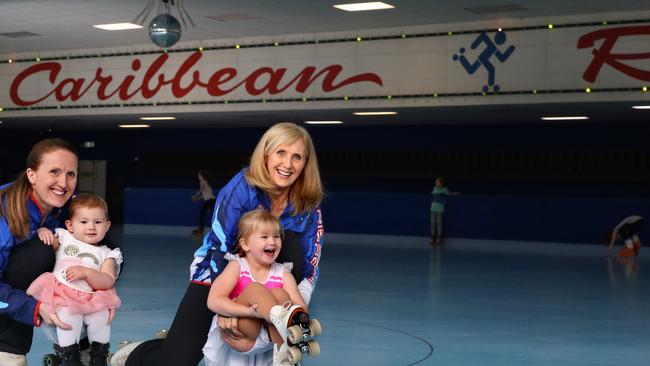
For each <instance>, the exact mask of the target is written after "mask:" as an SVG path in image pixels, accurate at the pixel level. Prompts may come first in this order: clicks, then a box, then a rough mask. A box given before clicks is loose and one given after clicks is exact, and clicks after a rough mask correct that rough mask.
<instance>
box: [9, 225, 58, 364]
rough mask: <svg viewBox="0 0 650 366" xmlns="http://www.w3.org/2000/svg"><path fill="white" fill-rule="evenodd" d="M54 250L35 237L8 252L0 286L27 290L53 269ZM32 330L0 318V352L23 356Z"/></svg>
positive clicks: (27, 348) (27, 349)
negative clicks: (5, 285)
mask: <svg viewBox="0 0 650 366" xmlns="http://www.w3.org/2000/svg"><path fill="white" fill-rule="evenodd" d="M54 259H55V255H54V250H53V249H52V247H51V246H49V245H45V244H43V242H42V241H41V240H40V239H39V238H38V236H35V237H34V238H32V239H30V240H28V241H26V242H24V243H22V244H19V245H17V246H15V247H13V248H12V250H11V254H10V255H9V261H8V262H7V267H6V268H5V271H4V282H5V283H7V284H9V285H10V286H11V287H13V288H14V289H17V290H23V291H25V290H27V288H28V287H29V285H30V284H31V283H32V281H34V280H35V279H36V278H37V277H38V276H40V275H41V274H42V273H44V272H51V271H52V270H53V269H54ZM33 335H34V326H33V325H27V324H24V323H21V322H18V321H16V320H14V319H13V318H11V317H9V316H8V315H0V351H2V352H9V353H14V354H20V355H25V354H27V353H28V352H29V350H30V349H31V348H32V337H33Z"/></svg>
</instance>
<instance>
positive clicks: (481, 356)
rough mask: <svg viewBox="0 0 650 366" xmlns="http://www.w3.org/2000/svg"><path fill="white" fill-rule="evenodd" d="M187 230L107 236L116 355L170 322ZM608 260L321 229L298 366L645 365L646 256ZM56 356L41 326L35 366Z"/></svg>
mask: <svg viewBox="0 0 650 366" xmlns="http://www.w3.org/2000/svg"><path fill="white" fill-rule="evenodd" d="M189 231H190V229H189V228H187V229H185V228H182V229H179V228H158V227H156V228H153V227H149V228H147V227H130V226H127V227H126V228H124V229H123V233H122V231H121V230H120V229H119V228H117V230H114V233H113V237H114V238H116V240H118V242H120V243H121V248H122V250H123V252H124V256H125V259H126V266H125V268H124V271H123V272H122V276H121V277H120V280H119V281H118V293H119V294H120V296H121V298H122V301H123V307H122V308H121V309H120V310H119V312H118V313H117V317H116V319H115V321H114V323H113V328H112V349H115V348H116V345H117V344H118V343H119V342H120V341H123V340H143V339H149V338H152V337H153V335H154V333H155V332H156V331H158V330H160V329H164V328H168V327H169V324H170V323H171V320H172V318H173V316H174V313H175V310H176V307H177V305H178V303H179V301H180V299H181V296H182V294H183V293H184V291H185V288H186V285H187V281H188V276H189V264H190V262H191V261H192V254H193V252H194V250H195V249H196V248H197V247H198V241H197V240H196V239H194V238H191V237H190V236H189ZM186 234H187V235H186ZM641 239H642V240H643V238H641ZM605 254H606V247H605V246H604V245H583V244H557V243H532V242H513V241H510V242H505V241H487V240H469V239H448V240H447V242H446V243H445V245H444V246H442V247H431V246H430V245H429V243H428V240H427V238H424V237H390V236H370V235H342V234H326V236H325V244H324V246H323V255H322V260H321V279H320V281H319V283H318V286H317V289H316V292H315V295H314V297H313V299H312V303H311V311H312V314H313V316H314V317H316V318H318V319H319V320H321V323H322V324H323V328H324V334H323V335H322V336H321V337H320V345H321V355H320V356H319V357H317V358H310V357H307V358H306V359H305V360H304V361H303V363H302V365H304V366H309V365H314V366H315V365H355V366H360V365H368V366H377V365H387V366H401V365H404V366H405V365H438V366H439V365H442V366H469V365H477V366H510V365H512V366H514V365H516V366H521V365H527V366H535V365H539V366H549V365H563V366H569V365H603V366H604V365H626V366H635V365H637V366H646V365H648V364H649V362H650V361H649V360H650V347H648V344H650V314H649V313H650V291H649V290H650V287H649V285H650V261H649V259H650V250H648V249H647V248H642V249H641V254H640V258H639V259H637V260H629V261H619V260H617V259H616V258H607V257H606V256H605ZM646 254H647V255H646ZM51 347H52V345H51V343H49V342H48V341H47V339H46V338H45V336H44V335H43V333H42V332H41V331H40V330H36V332H35V336H34V346H33V347H32V351H31V352H30V354H29V355H28V360H29V364H30V366H35V365H41V357H42V355H43V354H45V353H48V352H50V350H51ZM179 352H182V350H179Z"/></svg>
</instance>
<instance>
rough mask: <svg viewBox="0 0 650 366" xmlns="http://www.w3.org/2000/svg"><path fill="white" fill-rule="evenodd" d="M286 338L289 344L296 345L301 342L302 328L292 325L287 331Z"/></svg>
mask: <svg viewBox="0 0 650 366" xmlns="http://www.w3.org/2000/svg"><path fill="white" fill-rule="evenodd" d="M287 332H288V334H287V338H289V342H291V343H293V344H298V343H300V342H301V341H302V328H301V327H300V326H299V325H293V326H291V327H289V328H288V329H287Z"/></svg>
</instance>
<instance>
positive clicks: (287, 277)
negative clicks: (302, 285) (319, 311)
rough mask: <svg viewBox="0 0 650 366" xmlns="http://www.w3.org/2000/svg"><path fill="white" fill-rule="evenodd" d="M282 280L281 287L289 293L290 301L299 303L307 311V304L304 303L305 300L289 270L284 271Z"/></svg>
mask: <svg viewBox="0 0 650 366" xmlns="http://www.w3.org/2000/svg"><path fill="white" fill-rule="evenodd" d="M282 280H283V281H284V282H283V284H282V288H283V289H284V291H286V292H287V293H288V294H289V298H290V299H291V303H292V304H296V305H300V306H302V307H303V308H304V309H305V311H308V309H307V304H306V303H305V300H304V299H303V298H302V296H301V295H300V291H299V290H298V284H297V283H296V280H295V279H294V278H293V275H292V274H291V272H287V273H285V274H284V275H283V276H282Z"/></svg>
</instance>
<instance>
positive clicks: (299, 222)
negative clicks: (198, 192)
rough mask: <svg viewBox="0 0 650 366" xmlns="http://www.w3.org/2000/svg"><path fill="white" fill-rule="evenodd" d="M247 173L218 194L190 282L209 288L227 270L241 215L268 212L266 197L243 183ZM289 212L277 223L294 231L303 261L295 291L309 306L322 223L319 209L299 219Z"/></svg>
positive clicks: (245, 181) (235, 177) (238, 175)
mask: <svg viewBox="0 0 650 366" xmlns="http://www.w3.org/2000/svg"><path fill="white" fill-rule="evenodd" d="M246 170H247V168H245V169H243V170H241V171H240V172H239V173H237V174H236V175H235V176H234V177H233V178H232V179H231V180H230V182H228V184H226V185H225V186H224V187H223V188H222V189H221V191H219V195H218V196H217V202H216V204H215V208H214V213H213V215H212V230H211V231H210V232H209V233H208V234H206V235H205V236H204V237H203V244H202V245H201V247H200V248H199V249H198V250H197V251H196V252H195V253H194V261H193V262H192V265H191V267H190V280H191V281H192V282H194V283H199V284H204V285H208V286H209V285H210V284H211V283H212V281H213V280H214V279H215V278H216V277H217V276H218V275H219V272H220V271H221V270H223V269H224V268H225V267H226V265H227V264H228V261H227V260H226V259H224V255H225V254H226V253H228V252H230V251H232V250H233V249H234V247H235V245H236V239H237V224H238V223H239V218H240V217H241V216H242V215H243V214H244V213H246V212H248V211H251V210H254V209H256V208H264V209H266V210H269V211H270V210H271V201H270V199H269V197H268V196H267V194H266V193H265V192H264V191H262V190H261V189H259V188H257V187H255V186H252V185H250V184H249V183H248V181H247V180H246V178H245V176H244V174H245V172H246ZM292 211H293V207H292V205H291V203H289V204H288V205H287V207H286V208H285V210H284V212H283V213H282V215H281V216H280V223H281V224H282V227H283V228H284V230H289V231H293V232H295V233H296V234H297V235H298V237H299V240H300V245H301V247H302V250H303V253H304V258H303V263H302V280H301V281H300V283H299V284H298V289H299V290H300V294H301V295H302V297H303V299H304V300H305V302H306V303H309V300H310V299H311V294H312V292H313V291H314V286H315V285H316V281H317V280H318V276H319V274H320V271H319V268H318V263H319V261H320V256H321V247H322V243H323V220H322V215H321V210H320V207H319V208H317V209H315V210H313V211H310V212H306V213H302V214H298V215H292Z"/></svg>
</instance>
